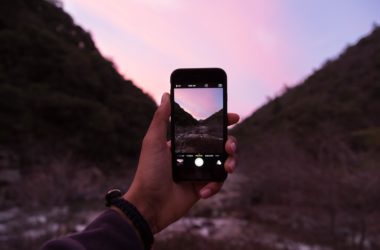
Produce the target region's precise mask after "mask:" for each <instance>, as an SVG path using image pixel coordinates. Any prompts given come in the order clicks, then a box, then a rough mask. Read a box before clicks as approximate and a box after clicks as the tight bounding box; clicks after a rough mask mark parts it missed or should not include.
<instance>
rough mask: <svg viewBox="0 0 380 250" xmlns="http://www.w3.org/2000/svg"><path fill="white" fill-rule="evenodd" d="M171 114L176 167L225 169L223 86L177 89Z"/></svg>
mask: <svg viewBox="0 0 380 250" xmlns="http://www.w3.org/2000/svg"><path fill="white" fill-rule="evenodd" d="M172 114H173V120H174V138H175V145H174V147H175V157H176V164H177V166H178V167H182V166H183V167H207V166H222V165H223V162H222V161H223V159H222V155H223V152H224V143H223V121H224V117H223V116H224V112H223V85H222V84H217V83H216V84H215V83H212V84H207V83H202V84H177V85H175V88H174V110H173V112H172Z"/></svg>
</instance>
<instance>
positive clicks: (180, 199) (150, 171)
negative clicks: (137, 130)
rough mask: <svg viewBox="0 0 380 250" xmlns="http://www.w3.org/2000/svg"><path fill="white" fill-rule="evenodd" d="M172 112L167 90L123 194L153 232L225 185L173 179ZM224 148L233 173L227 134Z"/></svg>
mask: <svg viewBox="0 0 380 250" xmlns="http://www.w3.org/2000/svg"><path fill="white" fill-rule="evenodd" d="M169 116H170V101H169V94H167V93H165V94H164V95H163V96H162V99H161V104H160V106H159V107H158V109H157V111H156V112H155V114H154V117H153V120H152V122H151V124H150V127H149V129H148V131H147V134H146V135H145V138H144V140H143V144H142V148H141V154H140V160H139V164H138V167H137V170H136V174H135V177H134V179H133V182H132V184H131V187H130V188H129V190H128V192H127V193H126V194H125V195H124V199H126V200H128V201H129V202H131V203H132V204H134V205H135V206H136V207H137V209H138V210H139V211H140V213H141V214H142V215H143V216H144V218H145V219H146V220H147V222H148V223H149V225H150V227H151V230H152V232H153V233H158V232H159V231H161V230H162V229H164V228H165V227H167V226H168V225H170V224H171V223H173V222H174V221H176V220H178V219H179V218H181V217H182V216H183V215H184V214H185V213H186V212H187V211H188V210H189V209H190V208H191V207H192V206H193V205H194V204H195V203H196V202H197V201H198V200H199V199H200V198H208V197H210V196H212V195H214V194H216V193H217V192H218V191H219V190H220V189H221V187H222V185H223V183H218V182H209V183H206V182H183V183H176V182H174V181H173V179H172V167H171V164H172V163H171V150H170V142H167V140H166V132H167V127H168V122H169ZM238 121H239V115H237V114H234V113H229V114H228V125H232V124H235V123H237V122H238ZM225 149H226V152H227V153H228V158H227V160H226V161H225V164H224V168H225V170H226V171H227V172H228V173H232V172H233V171H234V169H235V154H234V153H235V150H236V140H235V138H233V137H232V136H230V137H229V138H228V140H227V142H226V144H225Z"/></svg>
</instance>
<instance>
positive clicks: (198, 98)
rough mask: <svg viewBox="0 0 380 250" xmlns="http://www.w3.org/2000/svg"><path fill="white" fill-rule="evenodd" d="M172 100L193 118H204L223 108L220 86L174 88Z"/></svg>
mask: <svg viewBox="0 0 380 250" xmlns="http://www.w3.org/2000/svg"><path fill="white" fill-rule="evenodd" d="M174 91H175V92H174V101H175V102H176V103H178V104H179V105H180V106H181V107H182V108H183V109H184V110H185V111H186V112H188V113H189V114H191V115H192V116H193V117H194V118H195V119H197V120H199V119H202V120H204V119H206V118H208V117H209V116H211V115H212V114H214V113H216V112H218V111H219V110H221V109H222V108H223V89H222V88H176V89H175V90H174Z"/></svg>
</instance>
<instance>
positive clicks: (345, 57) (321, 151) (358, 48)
mask: <svg viewBox="0 0 380 250" xmlns="http://www.w3.org/2000/svg"><path fill="white" fill-rule="evenodd" d="M284 92H285V93H283V94H282V95H281V96H278V97H275V98H273V99H272V100H271V101H269V102H268V103H267V104H266V105H264V106H263V107H262V108H260V109H259V110H257V111H256V112H255V113H253V114H252V115H251V116H250V117H249V118H247V119H246V120H245V121H244V122H242V123H241V124H240V125H239V126H237V127H236V128H235V129H234V133H235V134H236V135H237V136H238V137H239V139H240V141H241V143H242V144H244V145H245V144H250V149H251V150H255V147H256V146H257V147H258V148H260V147H261V148H262V147H263V145H261V144H260V143H263V144H265V145H268V144H271V142H273V144H271V147H273V148H272V149H273V150H274V154H279V155H281V154H282V153H283V152H284V151H283V150H282V149H281V147H283V146H284V145H281V142H282V141H284V140H285V141H287V142H290V143H291V144H292V145H293V146H294V147H296V148H297V149H298V150H300V151H301V152H303V153H306V154H307V155H308V156H310V157H312V158H313V159H314V160H321V158H323V157H324V156H323V155H325V156H326V154H330V156H331V157H333V156H334V157H338V158H339V157H343V155H345V156H344V157H347V158H350V155H351V156H353V155H357V154H363V153H369V154H371V157H372V156H373V157H376V154H377V153H378V152H379V149H380V28H378V27H375V28H374V30H373V32H372V33H371V34H370V35H368V36H367V37H364V38H362V39H361V40H360V41H359V42H358V43H357V44H356V45H354V46H350V47H348V48H347V49H346V50H345V51H344V53H342V54H341V55H340V56H339V57H338V58H336V59H334V60H329V61H327V62H326V63H325V64H324V66H323V67H321V69H319V70H317V71H315V72H314V73H313V74H312V75H311V76H309V77H308V78H307V79H306V80H305V81H304V82H303V83H301V84H299V85H297V86H295V87H292V88H288V89H285V90H284ZM272 140H273V141H272ZM255 145H256V146H255ZM275 148H276V149H275ZM257 150H259V149H257ZM259 151H261V149H260V150H259ZM296 153H297V154H298V153H299V151H297V152H296ZM248 155H252V154H248ZM275 156H276V155H272V156H271V157H275ZM371 157H370V158H371ZM368 160H369V161H372V160H371V159H368ZM367 163H369V162H367Z"/></svg>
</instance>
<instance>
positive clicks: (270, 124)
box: [231, 27, 380, 249]
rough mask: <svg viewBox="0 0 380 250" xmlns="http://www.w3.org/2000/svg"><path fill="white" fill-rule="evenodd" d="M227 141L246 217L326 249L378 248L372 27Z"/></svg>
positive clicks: (376, 78) (379, 150)
mask: <svg viewBox="0 0 380 250" xmlns="http://www.w3.org/2000/svg"><path fill="white" fill-rule="evenodd" d="M231 133H232V134H234V135H235V136H236V137H237V139H238V144H239V147H238V148H239V152H238V155H239V168H238V172H240V173H242V175H243V176H244V177H245V178H247V179H246V181H245V183H246V184H244V185H242V188H241V189H240V190H239V192H240V194H241V198H240V201H239V202H236V203H237V204H244V205H245V206H242V205H241V206H240V207H238V208H237V209H238V211H240V213H241V210H242V209H241V208H242V207H244V210H245V213H246V216H247V217H246V218H251V220H252V221H253V223H254V224H256V223H257V222H261V223H262V224H265V225H267V226H268V225H269V226H270V227H271V228H273V230H277V232H281V233H282V235H287V236H291V237H294V235H297V238H298V239H302V240H304V241H305V242H313V244H315V242H319V244H322V245H329V246H332V248H333V249H348V248H352V249H363V248H364V246H363V245H364V244H373V246H375V245H376V246H378V245H379V242H380V238H379V237H378V236H379V235H380V231H379V230H378V229H376V227H377V225H378V222H379V221H380V213H379V211H380V192H378V190H380V178H379V176H380V168H379V167H380V166H379V163H380V28H379V27H375V28H374V30H373V32H372V33H371V34H370V35H368V36H366V37H364V38H362V39H360V40H359V41H358V43H357V44H356V45H354V46H350V47H347V48H346V50H345V51H344V52H343V53H342V54H341V55H340V56H339V57H338V58H336V59H334V60H329V61H327V62H326V63H325V64H324V65H323V66H322V67H321V68H320V69H318V70H316V71H315V72H314V73H313V74H312V75H311V76H309V77H308V78H306V79H305V80H304V81H303V82H302V83H300V84H299V85H297V86H295V87H291V88H285V90H284V93H283V94H282V95H280V96H277V97H275V98H273V99H272V100H270V101H269V102H268V103H266V104H265V105H264V106H262V107H261V108H259V109H258V110H257V111H256V112H254V113H253V114H252V115H251V116H250V117H248V118H247V119H245V120H244V121H243V122H242V123H241V124H239V125H237V126H235V127H234V128H233V130H232V131H231ZM349 237H358V238H360V240H359V241H357V242H351V243H350V241H349ZM363 242H367V243H363ZM350 244H351V245H350Z"/></svg>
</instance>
